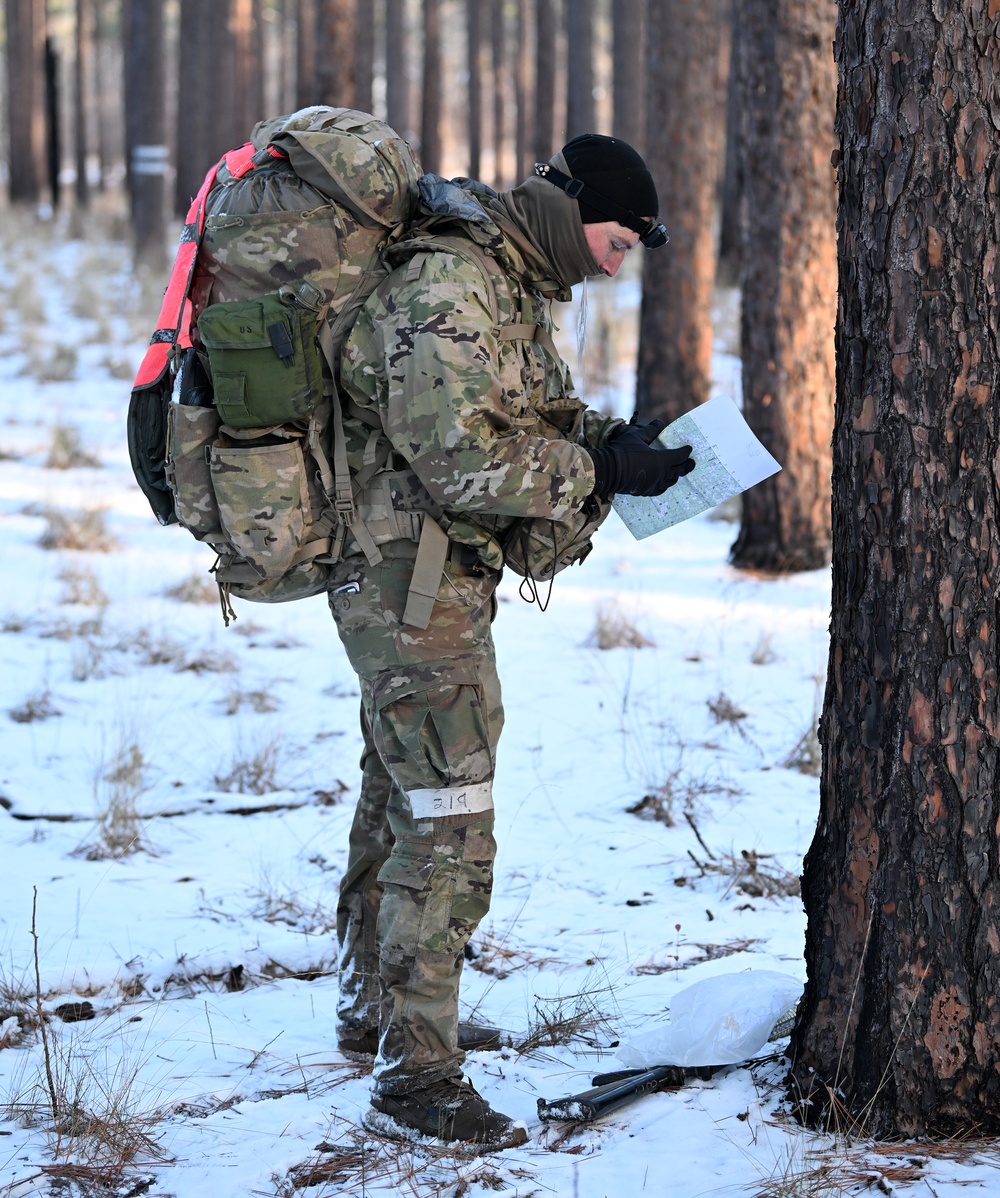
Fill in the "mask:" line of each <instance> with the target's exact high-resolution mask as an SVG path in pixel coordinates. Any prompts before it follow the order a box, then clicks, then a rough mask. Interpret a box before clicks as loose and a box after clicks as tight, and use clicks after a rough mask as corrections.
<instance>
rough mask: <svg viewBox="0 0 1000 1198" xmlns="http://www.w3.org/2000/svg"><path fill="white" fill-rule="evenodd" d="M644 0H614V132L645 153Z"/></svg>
mask: <svg viewBox="0 0 1000 1198" xmlns="http://www.w3.org/2000/svg"><path fill="white" fill-rule="evenodd" d="M644 9H645V4H644V3H643V0H612V6H611V39H612V41H611V44H612V62H611V71H612V117H611V131H612V133H613V135H614V136H615V137H620V138H621V139H622V140H623V141H627V142H628V143H629V145H630V146H634V147H635V148H636V149H637V150H639V151H640V153H641V152H642V126H643V109H644V105H643V102H642V101H643V84H644V78H645V70H644V67H645V61H644V58H645V56H644V55H643V53H642V27H643V24H644V22H643V15H644Z"/></svg>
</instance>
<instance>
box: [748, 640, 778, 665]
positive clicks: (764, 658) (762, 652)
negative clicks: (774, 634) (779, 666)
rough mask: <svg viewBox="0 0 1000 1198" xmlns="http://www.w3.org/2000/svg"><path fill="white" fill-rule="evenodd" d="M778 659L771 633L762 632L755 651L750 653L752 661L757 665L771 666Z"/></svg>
mask: <svg viewBox="0 0 1000 1198" xmlns="http://www.w3.org/2000/svg"><path fill="white" fill-rule="evenodd" d="M777 660H778V655H777V653H775V651H774V648H773V646H772V644H771V634H770V633H769V632H762V633H761V634H760V637H759V638H758V640H757V644H756V645H755V646H754V650H753V652H752V653H751V654H750V661H751V662H752V663H753V665H755V666H769V665H771V664H772V663H773V662H776V661H777Z"/></svg>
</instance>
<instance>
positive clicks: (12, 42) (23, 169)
mask: <svg viewBox="0 0 1000 1198" xmlns="http://www.w3.org/2000/svg"><path fill="white" fill-rule="evenodd" d="M6 15H7V31H6V32H7V121H8V125H9V131H10V159H9V162H10V180H9V188H10V198H11V200H12V201H13V202H14V203H24V204H37V203H38V201H39V200H40V199H41V195H42V183H43V180H44V179H45V0H7V13H6Z"/></svg>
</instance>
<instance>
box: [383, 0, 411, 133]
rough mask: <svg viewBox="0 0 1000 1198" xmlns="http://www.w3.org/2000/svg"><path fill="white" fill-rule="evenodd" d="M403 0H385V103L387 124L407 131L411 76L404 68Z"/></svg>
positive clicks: (404, 6) (401, 130) (397, 129)
mask: <svg viewBox="0 0 1000 1198" xmlns="http://www.w3.org/2000/svg"><path fill="white" fill-rule="evenodd" d="M406 61H407V60H406V3H405V0H385V106H386V116H387V119H388V122H389V124H390V125H391V126H392V127H393V129H395V130H396V132H397V133H399V134H401V135H402V136H403V137H407V136H408V135H409V131H410V80H409V73H408V71H407V69H406Z"/></svg>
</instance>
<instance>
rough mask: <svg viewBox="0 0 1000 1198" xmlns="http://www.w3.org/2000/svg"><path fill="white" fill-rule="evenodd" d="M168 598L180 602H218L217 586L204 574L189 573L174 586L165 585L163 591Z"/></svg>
mask: <svg viewBox="0 0 1000 1198" xmlns="http://www.w3.org/2000/svg"><path fill="white" fill-rule="evenodd" d="M163 593H164V595H166V597H167V598H168V599H176V600H178V602H180V603H202V604H208V603H218V602H219V588H218V586H217V585H216V584H215V583H214V582H213V581H212V580H211V579H210V578H208V577H206V576H205V575H204V574H189V575H188V576H187V578H184V579H182V580H181V581H180V582H179V583H177V584H176V586H172V587H167V589H166V590H165V591H164V592H163Z"/></svg>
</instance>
